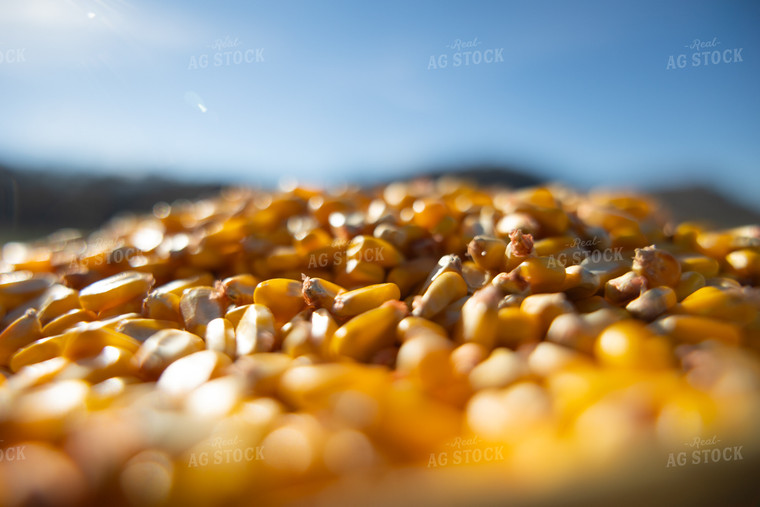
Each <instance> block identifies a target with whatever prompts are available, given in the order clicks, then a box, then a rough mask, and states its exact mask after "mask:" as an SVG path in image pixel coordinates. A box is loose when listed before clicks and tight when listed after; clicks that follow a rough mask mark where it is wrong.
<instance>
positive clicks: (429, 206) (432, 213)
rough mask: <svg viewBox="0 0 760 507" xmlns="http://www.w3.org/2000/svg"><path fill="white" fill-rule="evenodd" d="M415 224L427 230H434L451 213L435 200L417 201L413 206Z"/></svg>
mask: <svg viewBox="0 0 760 507" xmlns="http://www.w3.org/2000/svg"><path fill="white" fill-rule="evenodd" d="M412 209H413V210H414V215H413V218H412V221H413V222H414V224H416V225H418V226H420V227H423V228H425V229H427V230H431V229H433V228H434V227H435V226H437V225H438V223H439V222H440V221H441V220H443V219H444V218H445V217H446V215H447V214H448V213H449V211H448V209H447V208H446V206H445V205H444V204H442V203H440V202H439V201H437V200H435V199H417V200H416V201H414V203H413V204H412Z"/></svg>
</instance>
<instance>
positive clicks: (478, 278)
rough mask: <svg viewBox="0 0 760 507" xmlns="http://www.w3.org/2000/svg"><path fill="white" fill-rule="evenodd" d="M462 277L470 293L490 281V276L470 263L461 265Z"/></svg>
mask: <svg viewBox="0 0 760 507" xmlns="http://www.w3.org/2000/svg"><path fill="white" fill-rule="evenodd" d="M462 277H463V278H464V281H465V282H467V289H468V291H469V292H470V293H472V292H475V291H476V290H478V289H480V288H482V287H483V286H484V285H485V284H487V283H488V281H489V280H490V279H491V275H490V274H489V273H488V271H486V270H485V269H483V268H481V267H480V266H478V265H477V264H475V263H474V262H472V261H465V262H463V263H462Z"/></svg>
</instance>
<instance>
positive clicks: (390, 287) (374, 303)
mask: <svg viewBox="0 0 760 507" xmlns="http://www.w3.org/2000/svg"><path fill="white" fill-rule="evenodd" d="M462 283H464V281H462ZM400 297H401V291H399V289H398V287H397V286H396V284H393V283H380V284H375V285H367V286H366V287H360V288H358V289H354V290H350V291H348V292H343V293H341V294H338V295H337V296H336V297H335V302H334V304H333V307H332V313H333V314H335V315H336V316H338V317H350V316H353V315H359V314H360V313H364V312H366V311H367V310H370V309H372V308H377V307H378V306H380V305H381V304H383V303H385V302H386V301H391V300H398V299H399V298H400Z"/></svg>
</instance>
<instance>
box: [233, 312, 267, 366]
mask: <svg viewBox="0 0 760 507" xmlns="http://www.w3.org/2000/svg"><path fill="white" fill-rule="evenodd" d="M275 338H276V335H275V322H274V315H273V314H272V312H271V311H270V310H269V308H267V307H266V306H264V305H260V304H256V303H254V304H252V305H250V306H249V307H248V309H247V310H246V311H245V313H244V314H243V316H242V317H241V318H240V322H239V323H238V325H237V327H236V328H235V341H236V342H237V355H239V356H243V355H246V354H253V353H255V352H270V351H271V350H272V349H273V348H274V346H275Z"/></svg>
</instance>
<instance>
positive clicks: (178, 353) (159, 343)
mask: <svg viewBox="0 0 760 507" xmlns="http://www.w3.org/2000/svg"><path fill="white" fill-rule="evenodd" d="M204 348H205V343H203V340H202V339H201V338H199V337H198V336H196V335H194V334H192V333H188V332H187V331H180V330H178V329H163V330H161V331H158V332H157V333H156V334H154V335H153V336H151V337H150V338H148V339H147V340H145V343H143V344H142V345H141V346H140V348H139V349H138V350H137V352H136V353H135V357H134V362H135V366H136V367H137V368H138V370H139V371H140V373H141V374H142V375H144V376H145V377H147V378H149V379H157V378H158V377H159V376H160V375H161V373H162V372H163V371H164V370H165V369H166V367H167V366H169V365H170V364H171V363H173V362H174V361H176V360H177V359H179V358H181V357H185V356H187V355H190V354H192V353H193V352H198V351H201V350H203V349H204Z"/></svg>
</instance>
